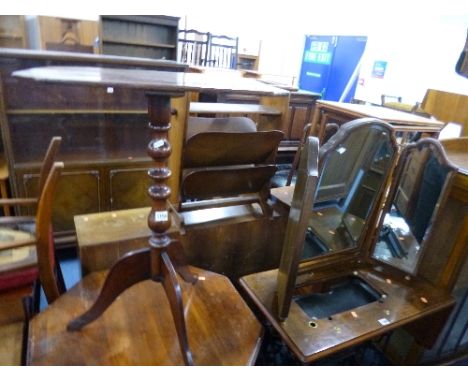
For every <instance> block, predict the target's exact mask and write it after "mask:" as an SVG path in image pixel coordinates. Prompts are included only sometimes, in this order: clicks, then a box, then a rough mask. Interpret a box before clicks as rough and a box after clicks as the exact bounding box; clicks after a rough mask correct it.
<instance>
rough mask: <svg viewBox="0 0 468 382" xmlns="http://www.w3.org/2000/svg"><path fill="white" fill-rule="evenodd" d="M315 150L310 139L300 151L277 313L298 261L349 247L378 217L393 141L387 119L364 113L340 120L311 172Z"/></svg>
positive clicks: (283, 309)
mask: <svg viewBox="0 0 468 382" xmlns="http://www.w3.org/2000/svg"><path fill="white" fill-rule="evenodd" d="M306 150H307V151H306ZM314 150H316V149H314V147H313V145H312V141H309V145H308V146H305V148H304V151H303V152H302V153H301V160H300V165H299V169H298V177H297V182H296V187H295V190H294V195H293V200H292V204H291V210H290V215H289V221H288V227H287V229H286V237H285V243H284V245H283V253H282V258H281V264H280V268H279V272H278V315H279V317H281V318H284V317H286V316H287V312H288V310H289V305H290V302H291V298H292V295H293V290H294V288H295V284H296V276H297V272H298V268H299V263H306V262H309V261H311V260H313V259H315V258H317V257H324V256H326V255H329V254H335V253H340V252H342V253H346V252H349V251H350V250H352V249H353V248H354V249H356V248H357V247H358V245H359V243H360V242H361V241H362V240H363V238H364V237H365V232H366V230H367V228H368V226H369V225H371V223H372V222H374V221H375V220H376V219H375V218H374V215H375V212H376V211H375V209H376V207H378V206H379V205H380V203H381V198H382V194H383V191H384V188H385V184H386V183H387V180H388V176H389V174H390V172H391V169H392V165H393V163H394V159H395V155H396V153H397V146H396V142H395V139H394V136H393V134H392V127H391V126H390V125H389V124H387V123H385V122H382V121H379V120H376V119H371V118H363V119H359V120H355V121H351V122H348V123H346V124H344V125H343V126H342V127H341V128H340V129H339V130H338V132H337V133H336V134H335V135H334V136H333V137H332V138H331V139H330V140H329V141H328V142H327V143H326V144H325V145H323V146H322V147H321V148H320V150H319V152H318V166H317V167H318V171H315V172H314V170H313V168H312V167H313V165H314V160H313V156H314ZM314 173H315V176H314V175H313V174H314ZM371 217H372V218H371Z"/></svg>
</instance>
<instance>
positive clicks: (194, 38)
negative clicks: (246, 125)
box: [179, 29, 210, 66]
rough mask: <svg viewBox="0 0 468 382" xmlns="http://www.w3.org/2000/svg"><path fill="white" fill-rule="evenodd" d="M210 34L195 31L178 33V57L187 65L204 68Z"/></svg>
mask: <svg viewBox="0 0 468 382" xmlns="http://www.w3.org/2000/svg"><path fill="white" fill-rule="evenodd" d="M209 40H210V34H209V33H203V32H199V31H197V30H195V29H187V30H185V29H183V30H180V31H179V49H180V52H179V57H180V61H181V62H185V63H187V64H189V65H195V66H206V63H207V60H208V46H209Z"/></svg>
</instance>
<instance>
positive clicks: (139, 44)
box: [100, 16, 179, 61]
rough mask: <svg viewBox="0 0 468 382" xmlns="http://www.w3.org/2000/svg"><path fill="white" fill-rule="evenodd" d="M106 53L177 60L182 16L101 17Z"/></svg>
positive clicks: (103, 51) (103, 43)
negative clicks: (180, 17) (180, 18)
mask: <svg viewBox="0 0 468 382" xmlns="http://www.w3.org/2000/svg"><path fill="white" fill-rule="evenodd" d="M100 28H101V52H102V53H103V54H111V55H119V56H131V57H145V58H153V59H165V60H174V61H175V60H177V39H178V32H179V18H178V17H171V16H101V19H100Z"/></svg>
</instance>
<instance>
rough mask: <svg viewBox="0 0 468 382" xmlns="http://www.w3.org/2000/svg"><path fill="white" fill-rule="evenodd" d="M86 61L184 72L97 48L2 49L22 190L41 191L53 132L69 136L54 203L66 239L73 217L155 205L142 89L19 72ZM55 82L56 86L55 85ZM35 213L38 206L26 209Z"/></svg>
mask: <svg viewBox="0 0 468 382" xmlns="http://www.w3.org/2000/svg"><path fill="white" fill-rule="evenodd" d="M49 65H61V66H68V65H74V66H77V65H78V66H79V65H84V66H101V67H116V68H129V67H130V68H139V69H157V70H171V71H184V70H185V68H186V66H185V65H182V64H178V63H175V62H171V61H161V60H148V59H137V58H123V57H109V56H101V55H96V54H76V53H62V52H61V53H59V52H45V51H31V50H19V49H0V78H1V84H0V85H1V87H0V125H1V131H2V138H3V146H4V151H5V156H6V158H7V161H8V164H9V170H10V188H11V190H12V193H13V195H14V196H17V197H27V196H34V195H37V179H38V174H39V168H40V164H41V162H42V159H43V156H44V154H45V151H46V149H47V146H48V144H49V142H50V139H51V137H53V136H56V135H58V136H61V137H62V139H63V140H62V145H61V148H60V151H59V155H58V160H61V161H64V162H65V170H64V171H63V174H62V178H61V180H60V182H59V185H58V190H57V196H56V200H55V201H54V217H53V222H54V228H55V231H56V233H57V234H58V237H59V238H61V240H63V241H67V240H68V239H72V236H73V234H74V224H73V216H74V215H79V214H86V213H92V212H99V211H108V210H115V209H120V208H132V207H142V206H146V205H149V199H148V196H147V192H146V190H147V186H148V177H147V174H146V169H147V168H149V167H151V160H150V159H149V158H148V157H147V156H146V152H145V150H144V147H146V145H147V143H148V140H149V135H148V132H147V123H148V118H147V111H146V108H145V105H146V99H145V93H144V91H142V90H132V89H122V88H112V87H107V88H106V87H89V86H67V85H54V86H51V85H46V84H41V83H36V82H33V81H29V82H26V81H25V82H21V80H18V79H17V78H13V77H12V76H11V73H12V72H13V71H15V70H19V69H26V68H30V67H39V66H49ZM47 86H49V87H47ZM23 212H28V213H32V211H23Z"/></svg>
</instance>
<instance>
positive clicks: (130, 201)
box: [109, 166, 151, 210]
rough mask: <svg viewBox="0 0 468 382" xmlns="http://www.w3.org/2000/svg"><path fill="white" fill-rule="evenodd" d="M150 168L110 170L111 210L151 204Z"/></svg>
mask: <svg viewBox="0 0 468 382" xmlns="http://www.w3.org/2000/svg"><path fill="white" fill-rule="evenodd" d="M148 168H149V166H148ZM148 168H133V169H115V170H111V171H110V172H109V184H110V205H111V210H123V209H129V208H138V207H147V206H149V205H150V197H149V196H148V187H149V186H150V184H151V181H150V178H149V177H148V173H147V172H148Z"/></svg>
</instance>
